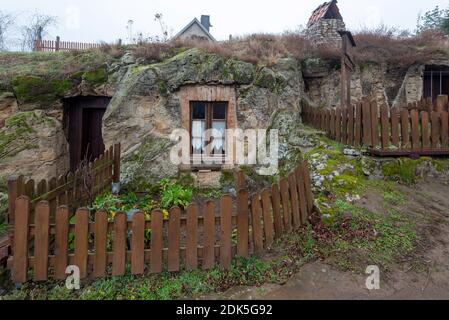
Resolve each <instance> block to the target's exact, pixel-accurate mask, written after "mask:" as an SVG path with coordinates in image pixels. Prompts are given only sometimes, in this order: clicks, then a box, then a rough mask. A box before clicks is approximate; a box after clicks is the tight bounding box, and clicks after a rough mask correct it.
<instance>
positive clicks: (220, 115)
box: [190, 101, 228, 165]
mask: <svg viewBox="0 0 449 320" xmlns="http://www.w3.org/2000/svg"><path fill="white" fill-rule="evenodd" d="M190 107H191V137H192V144H191V154H192V161H193V164H197V165H204V164H205V163H204V162H205V161H204V160H205V159H207V160H208V161H207V162H208V163H213V164H214V165H221V164H223V159H224V157H225V155H226V152H225V149H226V148H225V147H226V139H225V133H226V128H227V125H226V115H227V108H228V103H227V102H201V101H199V102H191V106H190Z"/></svg>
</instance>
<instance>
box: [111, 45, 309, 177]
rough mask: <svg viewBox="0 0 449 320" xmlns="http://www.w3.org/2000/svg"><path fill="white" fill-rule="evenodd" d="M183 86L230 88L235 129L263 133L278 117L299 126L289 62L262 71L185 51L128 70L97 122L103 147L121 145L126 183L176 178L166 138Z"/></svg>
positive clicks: (298, 91) (175, 123)
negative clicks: (282, 113)
mask: <svg viewBox="0 0 449 320" xmlns="http://www.w3.org/2000/svg"><path fill="white" fill-rule="evenodd" d="M188 85H195V86H201V85H204V86H209V87H210V86H214V85H220V86H232V87H234V88H235V91H236V100H237V108H236V112H237V124H236V126H237V127H238V128H242V129H248V128H254V129H257V128H268V127H269V126H270V124H271V123H273V120H274V118H275V117H276V115H277V114H278V113H279V112H280V111H285V112H286V113H287V114H288V115H289V116H288V117H289V118H290V119H294V121H299V112H300V101H301V97H302V96H303V94H302V92H303V87H304V85H303V81H302V74H301V66H300V64H299V63H298V62H297V61H296V60H294V59H291V58H284V59H281V60H280V61H279V63H278V64H277V65H276V66H275V67H273V68H267V67H263V66H261V67H259V66H254V65H252V64H250V63H246V62H242V61H237V60H233V59H226V58H223V57H220V56H217V55H215V54H208V53H205V52H203V51H201V50H199V49H190V50H187V51H185V52H182V53H180V54H179V55H177V56H175V57H173V58H171V59H169V60H167V61H164V62H162V63H157V64H152V65H137V64H132V65H129V66H128V67H127V72H126V74H125V75H124V77H123V79H122V81H121V82H120V84H119V86H118V88H117V92H116V94H115V95H114V97H113V99H112V101H111V103H110V105H109V107H108V110H107V112H106V114H105V116H104V119H103V137H104V140H105V143H106V144H110V143H113V142H119V141H120V142H121V143H122V147H123V151H124V158H123V165H122V167H123V177H124V180H125V182H126V183H132V182H136V183H140V181H142V180H145V181H146V182H148V183H151V182H155V181H157V180H159V179H160V178H163V177H170V176H175V175H177V174H178V168H177V166H175V165H172V164H171V163H170V161H169V149H170V148H171V146H172V144H171V142H170V140H169V135H170V134H171V132H172V131H173V130H174V129H177V128H181V127H182V123H181V119H182V112H181V103H180V99H179V95H178V91H179V90H180V88H181V87H183V86H188Z"/></svg>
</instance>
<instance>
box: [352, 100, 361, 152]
mask: <svg viewBox="0 0 449 320" xmlns="http://www.w3.org/2000/svg"><path fill="white" fill-rule="evenodd" d="M361 143H362V104H361V103H357V104H356V106H355V129H354V146H355V147H360V145H361Z"/></svg>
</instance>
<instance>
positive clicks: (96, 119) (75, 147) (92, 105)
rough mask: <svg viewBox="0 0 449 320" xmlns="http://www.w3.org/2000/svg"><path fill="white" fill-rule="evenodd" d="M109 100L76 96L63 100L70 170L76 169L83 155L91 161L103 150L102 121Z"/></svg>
mask: <svg viewBox="0 0 449 320" xmlns="http://www.w3.org/2000/svg"><path fill="white" fill-rule="evenodd" d="M109 101H110V98H107V97H76V98H71V99H67V100H66V101H65V112H66V116H67V128H68V141H69V150H70V170H71V171H76V169H77V168H78V166H79V164H80V162H81V161H82V160H83V159H84V158H85V157H87V158H88V159H89V161H92V160H94V159H95V158H96V157H98V156H99V155H100V154H102V153H103V152H104V150H105V146H104V143H103V135H102V122H103V115H104V113H105V111H106V108H107V105H108V104H109Z"/></svg>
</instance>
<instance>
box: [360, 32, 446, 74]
mask: <svg viewBox="0 0 449 320" xmlns="http://www.w3.org/2000/svg"><path fill="white" fill-rule="evenodd" d="M354 38H355V40H356V43H357V50H356V51H355V55H356V59H357V61H358V62H359V63H369V62H374V63H379V64H390V65H396V66H399V67H408V66H411V65H413V64H415V63H426V62H428V61H429V60H431V59H434V58H438V57H440V56H442V55H445V56H447V55H449V45H448V43H447V40H445V36H444V34H443V33H441V32H439V31H435V30H428V31H424V32H422V33H419V34H418V35H408V34H406V33H404V32H401V31H398V30H396V29H392V28H387V27H385V26H381V27H379V28H375V29H371V30H369V29H365V30H362V31H359V32H357V33H356V34H355V35H354Z"/></svg>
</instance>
